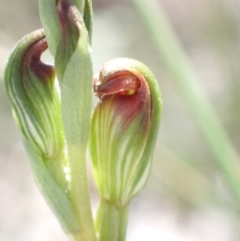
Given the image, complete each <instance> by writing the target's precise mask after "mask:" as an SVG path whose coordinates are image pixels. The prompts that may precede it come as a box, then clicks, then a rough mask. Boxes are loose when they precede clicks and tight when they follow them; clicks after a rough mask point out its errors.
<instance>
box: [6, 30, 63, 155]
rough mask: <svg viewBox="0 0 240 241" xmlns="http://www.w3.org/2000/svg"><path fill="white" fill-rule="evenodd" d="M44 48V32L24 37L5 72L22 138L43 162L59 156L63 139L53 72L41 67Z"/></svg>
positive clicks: (7, 88)
mask: <svg viewBox="0 0 240 241" xmlns="http://www.w3.org/2000/svg"><path fill="white" fill-rule="evenodd" d="M46 48H47V42H46V39H45V35H44V32H43V30H38V31H35V32H33V33H31V34H29V35H27V36H26V37H24V38H23V39H22V40H21V41H20V42H19V43H18V44H17V45H16V46H15V48H14V50H13V52H12V54H11V56H10V58H9V60H8V63H7V66H6V70H5V86H6V90H7V93H8V96H9V98H10V100H11V103H12V107H13V112H14V116H15V119H16V121H17V123H18V125H19V128H20V129H21V131H22V133H23V135H24V137H25V138H26V140H27V141H28V142H29V144H30V145H31V146H32V147H33V148H34V149H35V151H36V152H37V153H38V154H39V155H41V156H43V157H44V158H45V159H51V158H55V157H56V156H58V155H59V153H60V152H62V149H63V145H64V138H63V133H62V124H61V123H62V122H61V104H60V99H59V96H58V93H57V90H56V87H55V83H54V79H55V71H54V68H53V67H52V66H50V65H46V64H44V63H43V62H42V61H41V60H40V57H41V54H42V52H43V51H44V50H46Z"/></svg>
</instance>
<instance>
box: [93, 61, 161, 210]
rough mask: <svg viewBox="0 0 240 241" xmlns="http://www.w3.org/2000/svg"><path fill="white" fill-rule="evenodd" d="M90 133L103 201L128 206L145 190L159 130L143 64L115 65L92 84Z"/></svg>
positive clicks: (157, 97)
mask: <svg viewBox="0 0 240 241" xmlns="http://www.w3.org/2000/svg"><path fill="white" fill-rule="evenodd" d="M94 94H95V95H96V96H97V97H98V98H99V102H98V103H97V106H96V107H95V110H94V113H93V116H92V122H91V130H90V153H91V158H92V164H93V169H94V177H95V180H96V184H97V186H98V190H99V193H100V195H101V197H102V198H103V199H104V200H107V201H108V202H110V203H112V204H113V205H115V206H124V205H127V204H128V202H129V201H130V200H131V199H132V198H133V197H134V196H135V195H136V194H137V193H138V192H139V191H140V190H141V189H142V188H143V186H144V185H145V183H146V181H147V179H148V176H149V172H150V169H151V155H152V151H153V148H154V145H155V141H156V137H157V132H158V127H159V124H160V117H161V110H162V106H161V105H162V101H161V94H160V91H159V87H158V84H157V81H156V80H155V78H154V76H153V74H152V73H151V72H150V70H149V69H148V68H147V67H146V66H145V65H143V64H142V63H140V62H138V61H136V60H131V59H125V58H120V59H114V60H111V61H109V62H107V63H105V65H104V67H103V69H102V70H101V72H100V74H99V76H98V77H97V78H96V79H95V80H94Z"/></svg>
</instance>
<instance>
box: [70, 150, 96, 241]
mask: <svg viewBox="0 0 240 241" xmlns="http://www.w3.org/2000/svg"><path fill="white" fill-rule="evenodd" d="M68 151H69V157H70V169H71V182H70V195H71V200H72V204H73V206H74V208H75V210H76V213H77V217H78V221H79V224H80V228H81V234H82V241H94V240H96V238H95V231H94V226H93V219H92V211H91V205H90V197H89V189H88V177H87V169H86V154H85V152H86V149H83V150H81V149H80V148H79V147H76V146H70V147H69V149H68ZM74 235H75V236H74V237H75V241H78V240H81V239H79V236H80V235H78V234H74ZM76 237H77V239H76Z"/></svg>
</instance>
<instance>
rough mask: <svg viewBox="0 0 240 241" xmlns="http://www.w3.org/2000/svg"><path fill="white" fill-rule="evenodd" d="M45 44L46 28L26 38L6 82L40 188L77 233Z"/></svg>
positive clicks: (58, 107)
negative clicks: (45, 55) (44, 55)
mask: <svg viewBox="0 0 240 241" xmlns="http://www.w3.org/2000/svg"><path fill="white" fill-rule="evenodd" d="M46 48H47V42H46V39H45V35H44V31H43V30H38V31H35V32H33V33H31V34H29V35H27V36H26V37H24V38H23V39H22V40H21V41H20V42H19V43H18V44H17V45H16V46H15V48H14V49H13V51H12V54H11V55H10V58H9V60H8V63H7V66H6V70H5V76H4V80H5V86H6V90H7V94H8V97H9V99H10V101H11V104H12V108H13V113H14V117H15V120H16V122H17V124H18V126H19V128H20V130H21V132H22V134H23V136H24V140H25V146H26V148H27V152H28V155H29V157H30V161H31V165H32V169H33V172H34V176H35V179H36V182H37V183H38V186H39V189H40V190H41V192H42V193H43V194H44V196H45V198H46V200H47V202H48V204H49V205H50V206H51V207H52V209H53V211H54V213H55V214H56V215H57V217H58V218H59V220H60V223H61V225H62V227H63V229H64V230H65V231H66V232H67V233H76V232H77V233H78V232H80V231H79V225H78V221H77V218H76V215H75V211H74V209H73V207H72V203H71V201H70V199H69V196H68V185H69V184H68V181H69V177H68V175H69V174H68V173H66V172H65V171H66V169H67V168H68V163H67V160H66V157H65V138H64V133H63V126H62V119H61V103H60V97H59V94H58V91H57V87H56V85H55V71H54V68H53V66H50V65H47V64H44V63H43V62H42V61H41V59H40V57H41V54H42V52H43V51H44V50H45V49H46Z"/></svg>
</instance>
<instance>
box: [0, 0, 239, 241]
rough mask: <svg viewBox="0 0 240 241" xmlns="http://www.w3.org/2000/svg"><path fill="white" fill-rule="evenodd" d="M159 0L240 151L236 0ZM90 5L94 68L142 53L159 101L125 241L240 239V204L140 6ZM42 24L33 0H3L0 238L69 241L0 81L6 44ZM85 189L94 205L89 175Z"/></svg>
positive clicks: (100, 0) (106, 0) (101, 0)
mask: <svg viewBox="0 0 240 241" xmlns="http://www.w3.org/2000/svg"><path fill="white" fill-rule="evenodd" d="M158 1H159V3H160V4H162V6H163V9H164V11H165V13H166V14H167V16H168V18H169V20H170V22H171V24H172V26H173V28H174V31H175V33H176V35H177V36H178V39H179V41H180V43H181V45H182V47H183V49H184V51H185V53H186V55H187V56H188V58H189V61H190V63H191V64H192V65H193V68H194V70H195V72H196V75H197V76H198V80H199V85H200V87H201V88H202V89H203V91H204V93H205V94H206V96H207V98H208V100H209V101H210V103H211V105H212V106H213V108H214V110H215V111H216V113H217V115H218V117H219V119H220V121H221V123H222V124H223V126H224V128H225V130H226V133H227V135H228V136H229V138H230V140H231V142H232V145H233V146H234V147H235V149H236V150H237V151H238V150H239V148H238V147H239V144H240V130H239V128H240V125H239V123H240V108H239V106H240V94H239V91H240V81H239V78H240V67H239V63H240V15H239V8H240V2H239V1H238V0H211V1H209V0H201V1H199V0H178V1H173V0H158ZM151 2H152V1H146V4H151ZM93 7H94V30H93V62H94V72H95V73H97V72H98V71H99V69H100V67H101V66H102V64H103V63H104V62H105V61H106V60H109V59H111V58H115V57H131V58H136V59H139V60H140V61H142V62H144V63H145V64H146V65H148V66H149V68H150V69H151V70H152V71H153V73H154V74H155V76H156V78H157V79H158V82H159V86H160V88H161V92H162V96H163V101H164V111H163V116H162V123H161V129H160V132H159V136H158V141H157V146H156V149H155V152H154V160H153V168H152V174H151V176H150V179H149V182H148V184H147V186H146V188H145V189H144V190H143V191H142V192H141V194H140V195H139V196H137V197H136V198H135V199H134V200H133V202H132V205H131V212H130V220H129V227H128V236H127V241H142V240H151V241H160V240H161V241H181V240H182V241H183V240H184V241H200V240H201V241H202V240H204V241H239V240H240V238H239V237H240V216H239V214H240V212H239V210H240V208H239V207H240V204H239V203H238V201H237V200H236V198H235V196H234V194H233V193H232V191H231V188H230V186H229V184H228V182H227V181H226V178H225V175H224V172H223V171H222V169H221V168H220V167H219V165H218V161H217V160H216V159H217V158H216V156H215V155H214V154H213V151H212V149H211V147H210V146H209V145H208V142H207V141H206V139H205V137H204V135H203V133H202V131H201V128H200V127H199V126H198V123H197V121H196V118H195V116H194V115H192V111H191V110H190V107H189V103H187V101H186V99H185V98H184V95H183V93H182V92H181V90H180V88H179V86H178V85H177V82H176V81H175V79H174V78H173V76H172V75H171V71H170V70H169V68H166V66H165V63H164V59H163V57H162V56H161V54H159V53H158V51H157V47H156V45H155V42H154V39H153V36H151V34H149V32H148V29H147V27H146V25H145V24H144V20H143V19H142V17H141V15H140V14H139V13H138V12H137V11H136V8H135V7H134V5H133V4H132V3H131V1H127V0H111V1H110V0H93ZM149 17H151V16H149ZM40 27H41V23H40V20H39V15H38V6H37V1H32V0H8V1H3V0H1V1H0V56H1V58H0V193H1V194H0V241H28V240H33V241H40V240H41V241H42V240H45V241H53V240H58V241H67V238H66V236H65V234H64V233H63V232H62V230H61V228H60V226H59V224H58V222H57V220H56V219H55V217H54V216H53V214H52V213H51V211H50V209H49V208H48V206H47V205H46V203H45V201H44V199H43V198H42V196H41V194H40V192H39V190H38V189H37V186H36V185H35V183H34V180H33V177H32V173H31V170H30V165H29V162H28V160H27V157H26V153H25V151H24V148H23V144H22V142H21V135H20V132H19V131H18V129H17V127H16V125H15V123H14V122H13V118H12V115H11V108H10V105H9V102H8V99H7V96H6V94H5V90H4V84H3V70H4V66H5V64H6V60H7V57H8V55H9V53H10V51H11V48H12V47H13V46H14V44H15V43H16V42H17V41H18V40H19V39H20V38H21V37H23V36H24V35H26V34H27V33H29V32H31V31H33V30H35V29H38V28H40ZM156 31H157V29H156ZM236 172H237V173H238V172H239V176H240V170H236ZM239 188H240V187H239ZM90 189H91V192H92V196H93V206H94V207H96V203H97V200H96V190H95V189H94V186H93V183H92V181H91V183H90Z"/></svg>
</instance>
